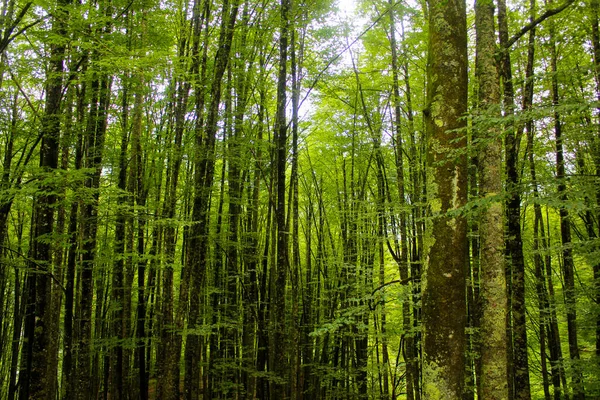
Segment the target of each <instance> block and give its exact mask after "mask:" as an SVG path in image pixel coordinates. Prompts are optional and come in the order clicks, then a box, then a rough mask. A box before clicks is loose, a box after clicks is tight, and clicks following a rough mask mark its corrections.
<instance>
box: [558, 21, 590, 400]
mask: <svg viewBox="0 0 600 400" xmlns="http://www.w3.org/2000/svg"><path fill="white" fill-rule="evenodd" d="M550 53H551V60H550V67H551V71H552V104H553V106H554V107H555V108H554V139H555V144H556V179H557V181H558V196H559V198H560V201H561V205H560V208H559V214H560V236H561V242H562V251H561V253H562V259H563V263H562V264H563V265H562V273H563V277H564V281H565V290H564V291H565V306H566V309H567V333H568V340H569V356H570V358H571V362H572V365H571V386H572V389H573V399H574V400H583V399H585V391H584V387H583V375H582V371H581V366H580V365H579V361H580V358H581V357H580V354H579V342H578V334H577V306H576V304H577V303H576V300H577V299H576V295H577V294H576V293H575V265H574V262H573V250H572V247H571V218H570V215H569V211H568V209H567V205H566V203H567V202H568V200H569V199H568V195H567V178H566V175H565V159H564V148H563V140H564V139H563V135H562V121H561V115H560V113H559V111H558V110H557V107H558V106H559V93H558V79H557V76H556V74H557V53H556V43H555V39H554V27H553V26H551V30H550Z"/></svg>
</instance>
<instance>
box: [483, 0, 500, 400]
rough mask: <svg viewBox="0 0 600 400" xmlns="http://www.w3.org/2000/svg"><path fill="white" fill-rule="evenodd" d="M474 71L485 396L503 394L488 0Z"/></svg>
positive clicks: (494, 84)
mask: <svg viewBox="0 0 600 400" xmlns="http://www.w3.org/2000/svg"><path fill="white" fill-rule="evenodd" d="M475 29H476V34H477V37H476V49H477V59H476V75H477V79H478V83H479V111H480V112H479V115H478V118H481V120H480V121H479V126H477V124H476V126H475V129H476V135H477V138H478V139H479V140H481V142H480V146H481V149H480V151H479V157H478V159H479V168H480V186H479V196H480V197H481V198H483V199H485V198H488V201H489V204H486V205H484V206H483V207H482V210H481V214H480V223H479V237H480V251H481V278H480V279H481V283H480V287H481V291H480V294H481V302H480V306H481V326H480V332H481V364H482V368H481V372H482V374H481V376H479V377H478V378H479V379H481V395H482V397H483V398H485V399H507V398H508V378H507V362H508V354H507V345H508V342H507V338H506V318H507V293H506V276H505V265H504V251H503V250H504V249H503V244H504V243H503V232H504V223H503V222H504V221H503V215H502V214H503V210H502V205H501V203H500V202H499V198H498V196H499V195H500V194H501V193H502V141H501V136H500V134H501V132H500V130H499V129H497V128H495V127H492V126H490V125H488V124H487V123H486V121H485V119H486V118H487V117H491V118H493V117H497V116H498V115H499V111H500V85H499V79H498V72H497V70H496V61H495V57H494V56H495V53H496V44H495V43H496V41H495V30H494V2H493V0H477V1H476V3H475Z"/></svg>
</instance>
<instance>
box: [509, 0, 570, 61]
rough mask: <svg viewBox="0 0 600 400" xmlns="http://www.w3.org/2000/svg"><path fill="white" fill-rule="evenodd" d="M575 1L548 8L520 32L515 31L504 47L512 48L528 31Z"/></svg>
mask: <svg viewBox="0 0 600 400" xmlns="http://www.w3.org/2000/svg"><path fill="white" fill-rule="evenodd" d="M574 2H575V0H567V1H565V2H564V4H562V5H560V6H558V7H556V8H552V9H550V10H546V12H545V13H543V14H542V15H540V16H539V17H537V18H536V19H534V20H533V21H531V22H530V23H528V24H527V25H525V26H524V27H523V28H521V30H520V31H519V32H517V33H515V34H514V35H513V36H512V37H511V38H510V39H509V40H508V42H506V44H505V45H504V47H503V49H505V50H506V49H508V48H510V46H512V45H513V44H515V42H516V41H517V40H519V39H520V38H521V37H522V36H523V35H525V34H526V33H527V32H529V31H530V30H532V29H534V28H535V27H536V26H538V25H539V24H541V23H542V22H544V21H545V20H547V19H548V18H550V17H551V16H553V15H556V14H558V13H560V12H561V11H563V10H564V9H566V8H567V7H569V6H570V5H571V4H573V3H574Z"/></svg>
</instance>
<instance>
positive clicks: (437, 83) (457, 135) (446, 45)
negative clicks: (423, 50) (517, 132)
mask: <svg viewBox="0 0 600 400" xmlns="http://www.w3.org/2000/svg"><path fill="white" fill-rule="evenodd" d="M428 4H429V35H430V36H429V68H428V71H427V72H428V73H427V75H428V87H427V101H428V104H427V110H426V113H425V118H426V128H427V133H428V137H429V144H428V146H429V160H430V163H429V165H430V166H431V168H432V170H433V176H432V178H433V182H432V185H430V187H432V188H435V189H432V191H431V198H432V207H433V211H434V213H435V217H434V220H433V226H432V237H431V243H432V244H431V248H430V250H429V263H428V265H427V271H426V278H425V283H424V288H423V396H424V397H425V398H426V399H440V398H447V399H458V398H460V397H461V396H462V393H463V387H464V376H465V374H464V365H465V346H466V337H465V327H466V302H465V299H466V269H467V264H468V247H467V223H466V219H465V217H464V216H462V215H460V211H458V210H459V209H460V208H461V207H462V206H464V205H465V204H466V201H467V162H466V154H465V153H464V152H463V151H462V150H461V149H464V148H465V147H466V136H467V135H466V131H465V128H466V124H465V121H464V119H463V117H464V114H465V113H466V111H467V92H468V82H467V68H468V60H467V27H466V5H465V2H464V1H462V0H451V1H439V0H429V1H428Z"/></svg>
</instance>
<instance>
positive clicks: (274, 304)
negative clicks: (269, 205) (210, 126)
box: [269, 0, 291, 400]
mask: <svg viewBox="0 0 600 400" xmlns="http://www.w3.org/2000/svg"><path fill="white" fill-rule="evenodd" d="M290 8H291V4H290V0H281V6H280V12H281V14H280V15H281V21H280V28H279V29H280V31H279V32H280V33H279V73H278V77H277V115H276V119H275V136H274V144H275V163H276V164H275V165H276V167H275V169H276V175H275V177H276V179H275V181H276V191H275V193H276V207H275V222H276V229H277V246H276V248H277V259H276V264H275V266H274V268H273V269H272V271H273V272H274V276H271V281H272V283H273V285H271V293H270V296H269V297H270V299H271V302H270V303H271V307H270V316H271V320H270V329H271V332H270V335H269V342H270V343H269V366H270V370H271V371H272V372H273V373H274V374H275V376H277V378H279V379H281V381H277V382H276V381H272V382H271V384H270V396H271V399H281V400H283V399H287V398H288V391H287V390H286V388H287V384H285V383H284V382H285V381H286V377H287V376H288V367H289V365H288V362H287V354H286V349H287V346H286V341H285V337H286V330H285V306H286V298H285V292H286V291H285V286H286V276H287V269H288V268H289V259H288V234H287V226H286V218H285V182H286V179H285V178H286V167H287V153H288V149H287V122H286V116H285V110H286V98H287V96H286V80H287V61H288V60H287V58H288V55H287V54H288V39H289V29H290V26H289V25H290V22H289V13H290Z"/></svg>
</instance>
